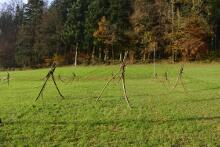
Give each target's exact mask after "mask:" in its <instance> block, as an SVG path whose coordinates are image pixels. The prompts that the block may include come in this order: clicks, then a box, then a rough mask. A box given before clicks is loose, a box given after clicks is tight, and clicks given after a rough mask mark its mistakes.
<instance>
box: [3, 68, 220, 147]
mask: <svg viewBox="0 0 220 147" xmlns="http://www.w3.org/2000/svg"><path fill="white" fill-rule="evenodd" d="M179 67H180V65H179V64H176V65H168V64H161V65H157V74H158V78H157V79H153V77H152V75H153V66H152V65H128V67H127V72H126V82H127V89H128V96H129V99H130V101H131V105H132V109H131V110H130V109H129V108H128V107H127V104H126V102H125V100H124V97H123V91H122V86H121V83H120V82H118V80H115V81H114V82H113V83H111V84H110V85H109V87H108V88H107V89H106V91H105V93H104V94H103V97H102V98H101V100H100V101H99V102H96V97H97V96H98V95H99V93H100V91H101V89H102V88H103V86H104V85H105V83H106V81H107V79H109V78H110V77H111V74H112V72H114V73H116V72H117V70H118V66H93V67H92V66H91V67H90V66H88V67H77V68H74V67H62V68H60V67H59V68H57V70H56V76H57V75H59V74H60V75H62V76H63V77H64V76H65V77H68V76H69V77H70V76H71V75H72V73H73V72H74V73H76V75H77V77H76V79H75V80H74V81H72V82H71V81H70V82H68V83H63V82H61V81H59V80H58V79H57V83H58V86H59V87H60V90H61V91H62V93H63V95H64V96H65V99H64V100H61V98H60V97H59V95H58V93H57V91H56V89H55V87H54V85H53V83H52V81H49V83H48V85H47V87H46V89H45V91H44V97H43V99H42V98H40V99H39V101H37V102H35V98H36V96H37V94H38V92H39V90H40V86H41V85H42V83H43V80H42V78H43V77H44V76H45V75H46V73H47V71H48V69H41V70H27V71H15V72H10V75H11V77H12V80H11V81H10V86H9V87H8V86H7V84H6V83H4V82H1V84H0V118H1V119H2V122H3V123H2V124H1V125H0V146H11V145H21V146H24V145H29V146H76V145H77V146H124V147H127V146H177V147H178V146H187V145H189V146H220V64H211V65H208V64H187V65H185V72H184V79H183V81H184V83H185V86H186V89H187V93H185V92H184V90H183V88H182V87H181V85H179V86H178V87H177V88H176V89H175V90H174V91H173V92H170V89H172V86H173V85H174V83H175V81H176V78H177V74H178V70H179ZM164 72H168V78H169V81H168V82H166V81H164V77H163V75H164ZM4 76H6V73H5V72H1V73H0V77H4Z"/></svg>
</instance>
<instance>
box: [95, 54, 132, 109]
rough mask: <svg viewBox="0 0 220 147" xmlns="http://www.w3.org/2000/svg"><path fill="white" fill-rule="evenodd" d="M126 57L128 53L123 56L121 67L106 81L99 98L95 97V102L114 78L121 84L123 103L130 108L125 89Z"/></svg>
mask: <svg viewBox="0 0 220 147" xmlns="http://www.w3.org/2000/svg"><path fill="white" fill-rule="evenodd" d="M127 55H128V52H126V53H125V56H124V59H123V61H122V62H121V65H120V70H119V71H118V72H117V73H116V74H112V77H111V79H109V80H108V81H107V83H106V84H105V86H104V87H103V89H102V91H101V93H100V94H99V96H98V97H97V99H96V101H98V100H100V98H101V96H102V94H103V93H104V91H105V89H106V88H107V86H108V85H109V84H110V83H111V82H112V81H113V80H114V79H116V78H119V80H121V82H122V88H123V93H124V98H125V101H126V102H127V105H128V107H129V108H131V105H130V101H129V99H128V96H127V89H126V83H125V69H126V63H125V62H126V58H127Z"/></svg>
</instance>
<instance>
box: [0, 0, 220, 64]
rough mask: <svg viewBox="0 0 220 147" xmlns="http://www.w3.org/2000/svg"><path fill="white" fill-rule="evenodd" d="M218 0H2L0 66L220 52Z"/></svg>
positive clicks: (194, 57) (178, 57) (200, 55)
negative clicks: (49, 1)
mask: <svg viewBox="0 0 220 147" xmlns="http://www.w3.org/2000/svg"><path fill="white" fill-rule="evenodd" d="M219 7H220V3H219V0H92V1H91V0H54V1H53V2H52V3H51V4H50V5H48V4H47V2H46V1H43V0H29V1H28V3H27V4H24V3H22V1H21V0H12V1H10V2H9V3H7V4H4V5H3V4H2V5H1V7H0V8H1V11H0V66H1V67H6V68H7V67H29V66H32V67H35V66H36V67H37V66H44V65H46V64H49V63H51V62H52V61H54V60H55V61H58V62H59V63H62V64H74V63H75V64H79V63H86V64H96V63H115V62H118V61H120V60H122V58H123V54H124V53H125V52H127V51H128V52H129V54H128V57H129V62H130V63H136V62H143V63H146V62H151V61H152V59H153V58H154V55H155V57H156V58H157V59H170V60H171V61H173V62H175V61H180V60H184V61H189V60H200V59H204V58H208V57H210V56H211V57H216V56H217V55H218V48H219V40H220V39H219V38H220V36H219V35H220V9H219Z"/></svg>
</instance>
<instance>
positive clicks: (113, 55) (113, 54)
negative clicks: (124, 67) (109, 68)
mask: <svg viewBox="0 0 220 147" xmlns="http://www.w3.org/2000/svg"><path fill="white" fill-rule="evenodd" d="M113 47H114V46H113V44H112V64H114V63H115V53H114V48H113Z"/></svg>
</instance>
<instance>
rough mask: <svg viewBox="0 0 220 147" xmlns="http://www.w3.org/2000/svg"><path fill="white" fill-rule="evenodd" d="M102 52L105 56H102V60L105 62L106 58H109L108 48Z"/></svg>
mask: <svg viewBox="0 0 220 147" xmlns="http://www.w3.org/2000/svg"><path fill="white" fill-rule="evenodd" d="M104 54H105V56H104V62H105V63H106V62H107V61H108V59H109V50H108V49H105V51H104Z"/></svg>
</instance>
